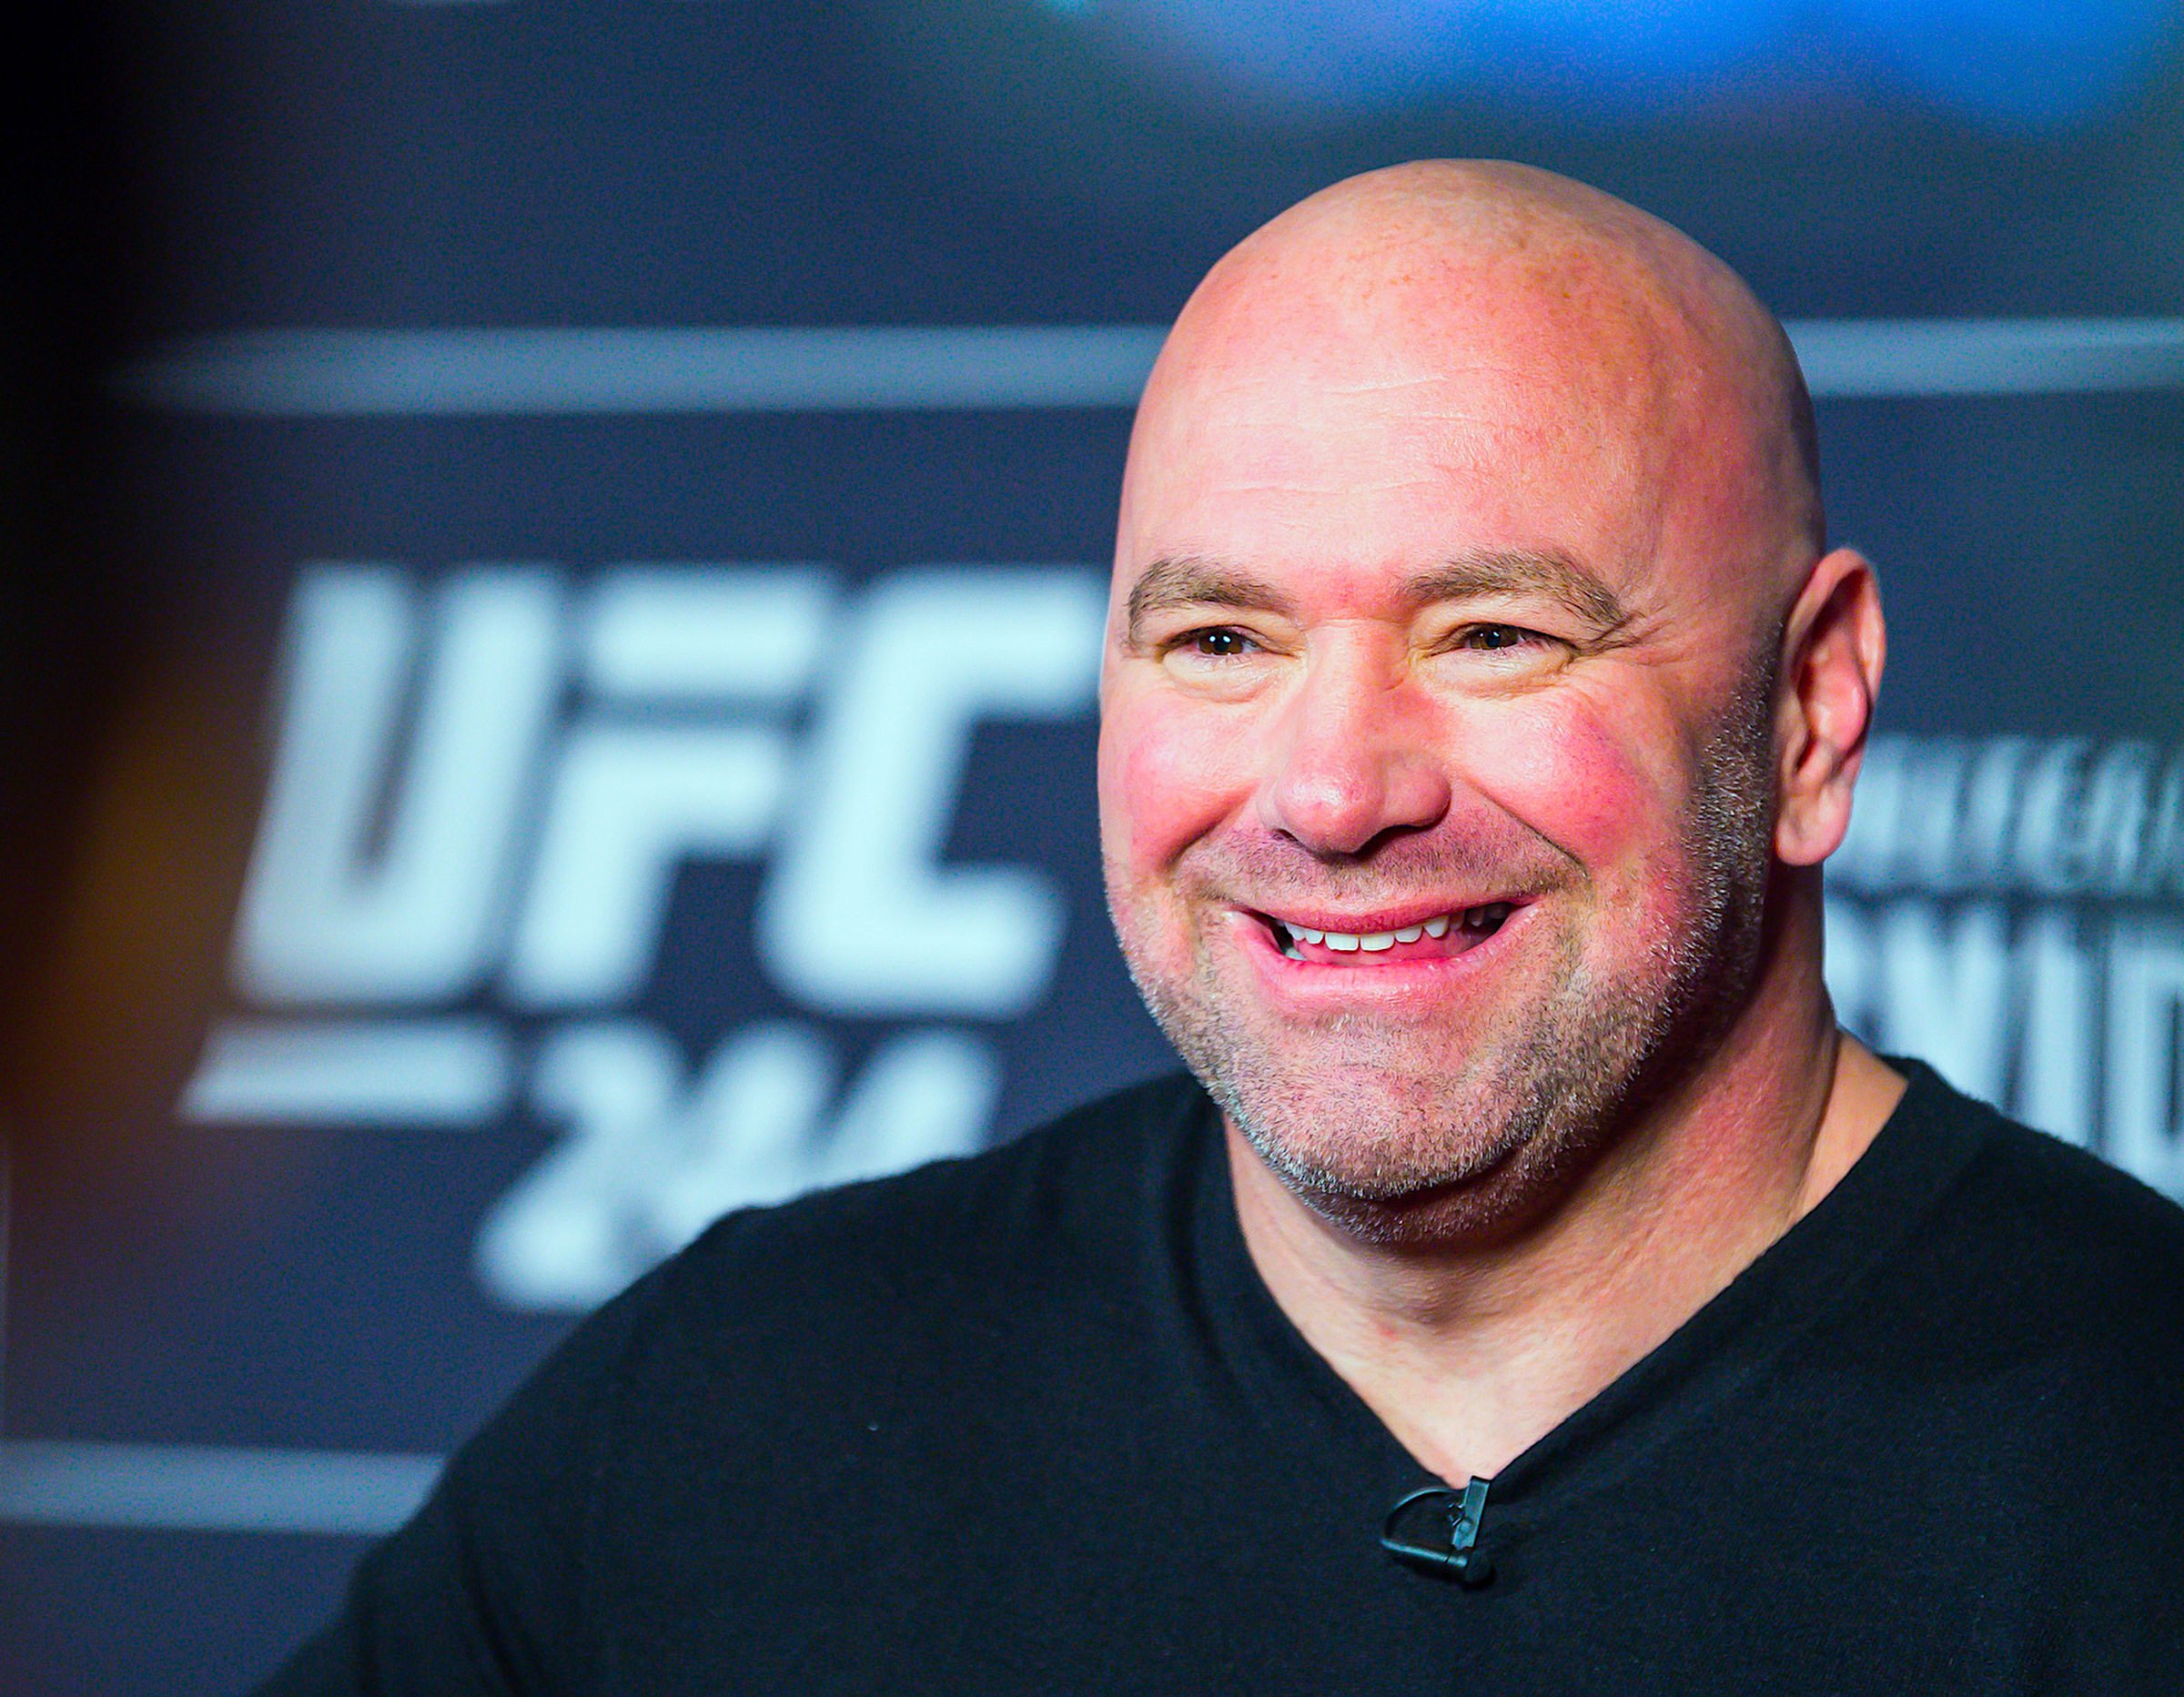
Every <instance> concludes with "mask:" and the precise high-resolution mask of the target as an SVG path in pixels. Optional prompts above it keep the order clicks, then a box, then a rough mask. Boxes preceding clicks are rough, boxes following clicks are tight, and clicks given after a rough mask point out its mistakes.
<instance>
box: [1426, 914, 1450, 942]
mask: <svg viewBox="0 0 2184 1697" xmlns="http://www.w3.org/2000/svg"><path fill="white" fill-rule="evenodd" d="M1426 934H1427V935H1428V936H1429V937H1445V936H1447V935H1448V934H1449V916H1448V915H1447V914H1440V915H1438V916H1437V917H1435V918H1432V919H1429V920H1427V921H1426Z"/></svg>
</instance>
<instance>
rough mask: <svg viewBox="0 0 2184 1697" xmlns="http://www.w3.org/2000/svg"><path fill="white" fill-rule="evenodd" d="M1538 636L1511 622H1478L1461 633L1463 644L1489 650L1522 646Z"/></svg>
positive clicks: (1535, 639)
mask: <svg viewBox="0 0 2184 1697" xmlns="http://www.w3.org/2000/svg"><path fill="white" fill-rule="evenodd" d="M1536 641H1539V638H1538V637H1537V636H1536V635H1535V634H1534V633H1533V632H1532V631H1526V630H1522V629H1521V628H1519V627H1518V626H1516V625H1513V624H1478V625H1473V626H1472V627H1471V629H1470V630H1469V631H1465V632H1464V633H1463V646H1464V647H1466V648H1483V649H1487V650H1489V651H1491V650H1494V649H1502V648H1522V646H1523V645H1524V644H1525V643H1527V642H1536Z"/></svg>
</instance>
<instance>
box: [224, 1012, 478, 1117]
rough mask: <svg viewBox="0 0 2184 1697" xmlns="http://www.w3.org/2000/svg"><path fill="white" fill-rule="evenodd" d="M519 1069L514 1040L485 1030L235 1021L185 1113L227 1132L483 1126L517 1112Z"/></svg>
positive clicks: (466, 1024)
mask: <svg viewBox="0 0 2184 1697" xmlns="http://www.w3.org/2000/svg"><path fill="white" fill-rule="evenodd" d="M513 1066H514V1062H513V1056H512V1054H511V1045H510V1039H509V1035H508V1034H507V1033H506V1032H505V1031H503V1030H502V1029H501V1027H500V1026H499V1025H494V1024H492V1023H490V1022H489V1021H485V1020H479V1019H445V1020H433V1019H418V1020H411V1019H392V1020H357V1021H353V1022H352V1021H335V1022H328V1023H325V1024H313V1025H273V1024H259V1023H257V1022H253V1021H248V1020H230V1021H228V1022H227V1024H225V1025H220V1026H218V1027H217V1028H216V1029H215V1030H214V1032H213V1033H212V1035H211V1037H210V1038H209V1039H208V1040H207V1043H206V1045H205V1054H204V1057H203V1059H202V1060H200V1061H199V1063H198V1065H197V1073H196V1074H195V1076H192V1077H191V1079H190V1081H189V1086H188V1087H187V1089H186V1090H185V1091H184V1092H183V1093H182V1103H181V1111H182V1115H183V1117H184V1118H186V1119H192V1120H200V1121H211V1122H215V1123H218V1124H222V1125H318V1126H379V1127H387V1128H397V1129H399V1128H403V1127H415V1128H419V1129H425V1130H430V1129H433V1128H435V1127H440V1126H477V1125H482V1124H483V1123H485V1122H486V1121H487V1120H489V1119H490V1118H491V1117H492V1116H494V1115H496V1114H498V1113H499V1112H500V1111H501V1108H503V1107H504V1106H506V1105H507V1103H508V1098H509V1094H510V1091H511V1089H512V1087H513V1078H514V1072H513Z"/></svg>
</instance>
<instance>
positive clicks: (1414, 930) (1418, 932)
mask: <svg viewBox="0 0 2184 1697" xmlns="http://www.w3.org/2000/svg"><path fill="white" fill-rule="evenodd" d="M1425 934H1426V928H1425V927H1424V926H1423V925H1399V926H1398V927H1397V928H1396V933H1395V940H1396V941H1397V942H1398V943H1415V942H1417V941H1418V940H1419V938H1421V937H1422V936H1424V935H1425Z"/></svg>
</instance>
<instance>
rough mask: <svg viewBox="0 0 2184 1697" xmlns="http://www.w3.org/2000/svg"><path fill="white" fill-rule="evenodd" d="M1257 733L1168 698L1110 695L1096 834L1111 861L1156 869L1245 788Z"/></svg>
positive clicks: (1142, 870)
mask: <svg viewBox="0 0 2184 1697" xmlns="http://www.w3.org/2000/svg"><path fill="white" fill-rule="evenodd" d="M1253 743H1254V738H1253V737H1252V735H1251V733H1250V732H1249V729H1247V728H1246V727H1244V726H1242V725H1240V724H1238V723H1234V722H1230V721H1229V718H1228V716H1226V715H1223V714H1220V713H1218V712H1208V711H1204V710H1196V711H1194V710H1193V709H1192V708H1190V707H1189V706H1188V705H1186V704H1182V703H1178V702H1175V701H1174V700H1173V699H1172V698H1169V699H1166V700H1162V699H1158V698H1155V697H1152V696H1149V695H1144V696H1133V695H1132V694H1131V693H1130V692H1127V691H1117V692H1115V693H1114V695H1112V696H1111V697H1110V698H1109V701H1108V705H1107V713H1106V715H1105V717H1104V718H1103V719H1102V721H1101V723H1100V733H1099V823H1100V839H1101V843H1102V844H1103V846H1104V847H1105V850H1106V853H1107V859H1108V861H1109V863H1110V864H1113V865H1115V866H1117V868H1119V869H1122V870H1125V871H1127V873H1129V874H1131V875H1133V876H1136V877H1144V876H1146V875H1147V874H1152V873H1157V872H1158V871H1159V870H1160V869H1161V868H1162V867H1164V866H1166V865H1168V864H1170V863H1171V862H1173V861H1174V860H1175V858H1176V857H1177V856H1178V854H1181V853H1182V852H1183V851H1184V850H1185V849H1187V848H1188V847H1189V846H1190V844H1191V843H1195V842H1197V841H1198V839H1199V838H1200V837H1202V836H1204V835H1205V834H1206V833H1208V832H1209V831H1211V830H1213V829H1214V828H1215V827H1216V826H1217V825H1218V824H1219V823H1221V822H1222V821H1223V820H1225V819H1226V818H1228V817H1229V815H1230V814H1231V813H1233V812H1234V811H1235V810H1236V808H1237V806H1238V804H1239V801H1240V800H1241V799H1242V798H1243V797H1246V796H1248V795H1249V792H1250V759H1251V749H1252V746H1253Z"/></svg>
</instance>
